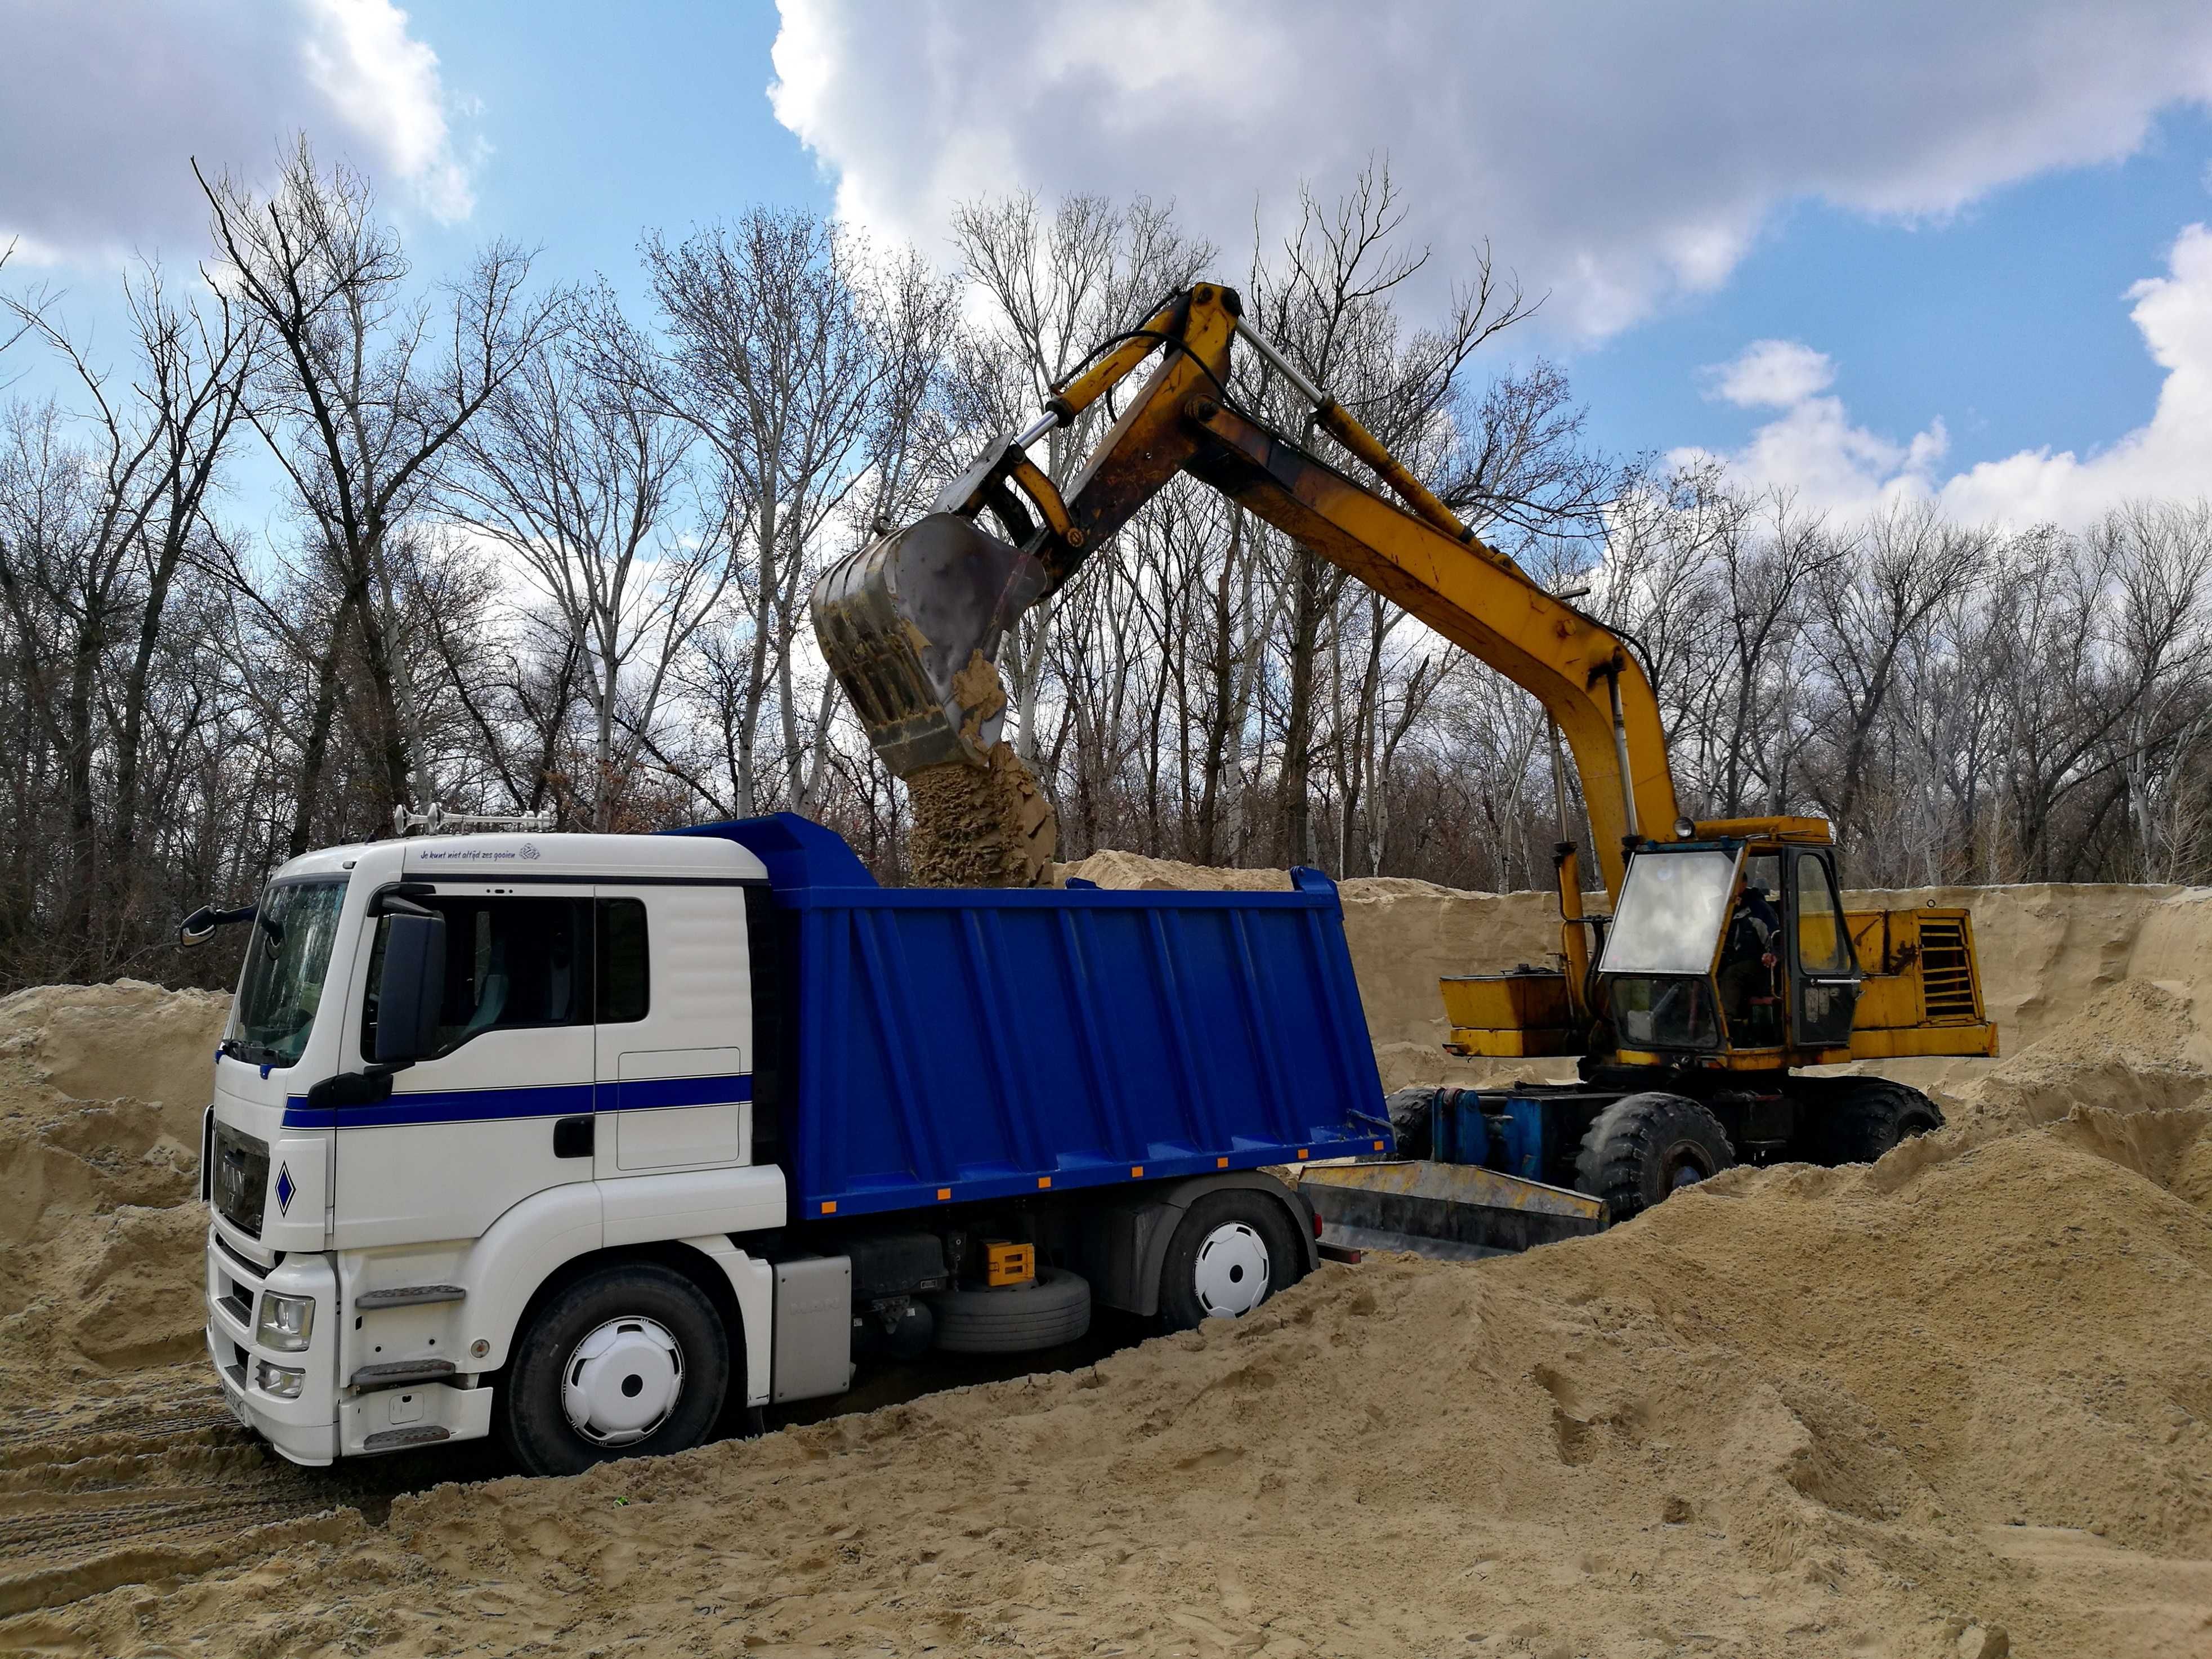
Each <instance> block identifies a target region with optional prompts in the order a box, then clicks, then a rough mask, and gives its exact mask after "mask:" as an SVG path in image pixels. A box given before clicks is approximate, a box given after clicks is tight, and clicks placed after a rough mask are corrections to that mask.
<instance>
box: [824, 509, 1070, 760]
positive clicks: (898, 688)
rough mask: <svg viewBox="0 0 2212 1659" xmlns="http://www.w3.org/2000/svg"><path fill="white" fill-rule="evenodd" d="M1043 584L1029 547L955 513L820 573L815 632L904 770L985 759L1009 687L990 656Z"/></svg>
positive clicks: (878, 742)
mask: <svg viewBox="0 0 2212 1659" xmlns="http://www.w3.org/2000/svg"><path fill="white" fill-rule="evenodd" d="M1045 586H1046V574H1045V569H1044V567H1043V566H1042V564H1040V563H1039V562H1037V561H1036V559H1035V558H1034V557H1032V556H1030V555H1029V554H1026V553H1024V552H1023V551H1021V550H1019V549H1018V548H1016V547H1012V546H1010V545H1009V544H1006V543H1005V542H1002V541H1000V539H999V538H997V537H995V536H992V535H988V534H987V533H986V532H983V531H981V530H980V529H978V528H977V527H976V526H975V521H974V520H971V519H966V518H963V517H961V516H960V515H959V514H958V513H930V514H929V515H928V516H927V518H924V519H921V520H918V521H917V522H915V523H914V524H912V525H909V526H907V527H906V528H905V529H904V530H899V531H894V532H892V533H891V534H890V535H888V536H884V537H882V538H878V540H876V541H873V542H871V543H870V544H868V545H867V546H866V547H864V548H862V549H861V550H860V551H859V552H857V553H855V554H854V555H853V556H851V557H849V558H848V559H845V560H843V561H842V562H840V563H838V564H836V566H834V567H832V568H830V569H829V570H828V571H827V572H825V573H824V574H823V576H822V579H821V580H819V581H817V582H816V583H815V585H814V596H813V612H814V636H815V638H816V639H817V641H820V642H821V646H822V654H823V658H824V659H826V660H827V661H828V663H829V671H830V672H831V673H833V674H835V675H836V677H837V680H838V683H839V684H841V685H842V686H843V687H844V688H845V691H846V695H847V696H849V697H851V698H852V700H853V708H854V712H855V713H856V714H859V716H860V724H861V726H863V727H865V728H866V731H867V733H868V741H869V742H870V743H872V744H874V745H875V750H876V753H877V754H878V755H880V756H881V757H883V761H884V765H886V766H888V767H889V768H890V769H891V771H892V772H893V773H895V774H896V775H898V776H900V777H902V778H903V777H908V776H911V775H913V774H914V773H915V772H918V771H920V770H921V769H922V768H924V767H927V766H939V765H943V764H944V763H946V762H949V761H966V762H968V763H970V764H972V765H979V766H980V765H981V764H983V763H984V761H985V757H986V756H987V754H988V752H989V750H990V747H991V744H993V743H994V741H995V740H996V739H997V738H998V735H999V726H1000V717H1001V716H1002V714H1003V713H1004V711H1005V708H1006V696H1005V693H1004V691H1003V690H1001V689H1000V684H999V680H998V676H997V674H996V672H995V671H994V670H993V668H992V666H991V664H992V662H993V660H994V659H995V658H996V656H997V654H998V650H999V642H1000V640H1001V639H1003V638H1004V637H1005V635H1006V629H1007V628H1008V627H1010V626H1011V625H1012V623H1013V620H1014V618H1015V617H1018V616H1019V615H1020V614H1021V613H1022V612H1023V611H1026V610H1027V609H1029V607H1030V605H1034V604H1035V603H1036V600H1037V599H1038V597H1039V595H1041V594H1042V592H1044V590H1045Z"/></svg>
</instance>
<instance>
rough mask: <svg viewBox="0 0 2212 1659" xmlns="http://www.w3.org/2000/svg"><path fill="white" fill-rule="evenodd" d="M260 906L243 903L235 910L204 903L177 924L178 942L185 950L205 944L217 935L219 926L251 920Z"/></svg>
mask: <svg viewBox="0 0 2212 1659" xmlns="http://www.w3.org/2000/svg"><path fill="white" fill-rule="evenodd" d="M257 908H258V907H257V906H254V905H251V904H242V905H240V906H239V907H238V908H236V909H234V910H223V909H219V908H216V906H214V905H212V904H203V905H202V906H200V908H198V909H197V910H195V911H193V912H192V913H191V915H188V916H186V917H185V919H184V920H183V921H180V922H179V923H178V924H177V944H178V945H179V947H180V948H182V949H184V950H187V951H189V950H191V948H192V946H194V945H205V944H206V943H207V942H208V941H209V940H210V939H213V938H214V937H215V930H216V928H218V927H229V926H230V924H231V923H233V922H234V921H252V920H253V917H254V915H255V913H256V910H257Z"/></svg>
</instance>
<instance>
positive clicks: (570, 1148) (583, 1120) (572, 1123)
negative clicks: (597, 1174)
mask: <svg viewBox="0 0 2212 1659" xmlns="http://www.w3.org/2000/svg"><path fill="white" fill-rule="evenodd" d="M591 1155H592V1120H591V1119H590V1118H588V1117H556V1118H555V1119H554V1120H553V1156H554V1157H556V1158H589V1157H590V1156H591Z"/></svg>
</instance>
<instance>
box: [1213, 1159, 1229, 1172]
mask: <svg viewBox="0 0 2212 1659" xmlns="http://www.w3.org/2000/svg"><path fill="white" fill-rule="evenodd" d="M1213 1167H1214V1168H1215V1169H1217V1170H1225V1169H1227V1168H1228V1167H1229V1160H1228V1159H1227V1158H1215V1159H1214V1160H1213Z"/></svg>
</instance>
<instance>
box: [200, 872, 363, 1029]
mask: <svg viewBox="0 0 2212 1659" xmlns="http://www.w3.org/2000/svg"><path fill="white" fill-rule="evenodd" d="M345 890H346V878H344V877H343V876H337V877H326V878H318V879H315V880H312V881H280V882H273V883H271V884H270V888H269V890H268V891H267V892H266V893H264V895H262V898H261V908H260V910H259V913H258V915H256V916H255V917H254V922H253V940H252V944H250V945H247V946H246V972H245V974H244V975H243V976H242V977H241V978H240V981H239V983H238V1007H237V1010H236V1012H234V1014H233V1016H232V1018H231V1028H230V1037H229V1040H228V1042H226V1043H225V1044H224V1045H223V1046H224V1048H226V1049H227V1050H228V1052H230V1053H232V1054H236V1055H237V1056H238V1057H239V1058H240V1060H246V1061H247V1062H249V1063H250V1064H252V1065H256V1066H289V1065H291V1064H293V1063H294V1062H295V1061H296V1060H298V1059H299V1058H300V1054H301V1051H302V1050H303V1049H305V1048H307V1033H308V1032H309V1031H310V1030H313V1027H314V1024H315V1010H316V1009H317V1008H318V1007H319V1006H321V1005H322V1000H323V978H324V975H325V974H327V973H328V972H329V971H330V965H331V945H332V943H333V942H335V940H336V939H337V929H338V909H339V907H340V906H342V905H343V903H344V902H345Z"/></svg>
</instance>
